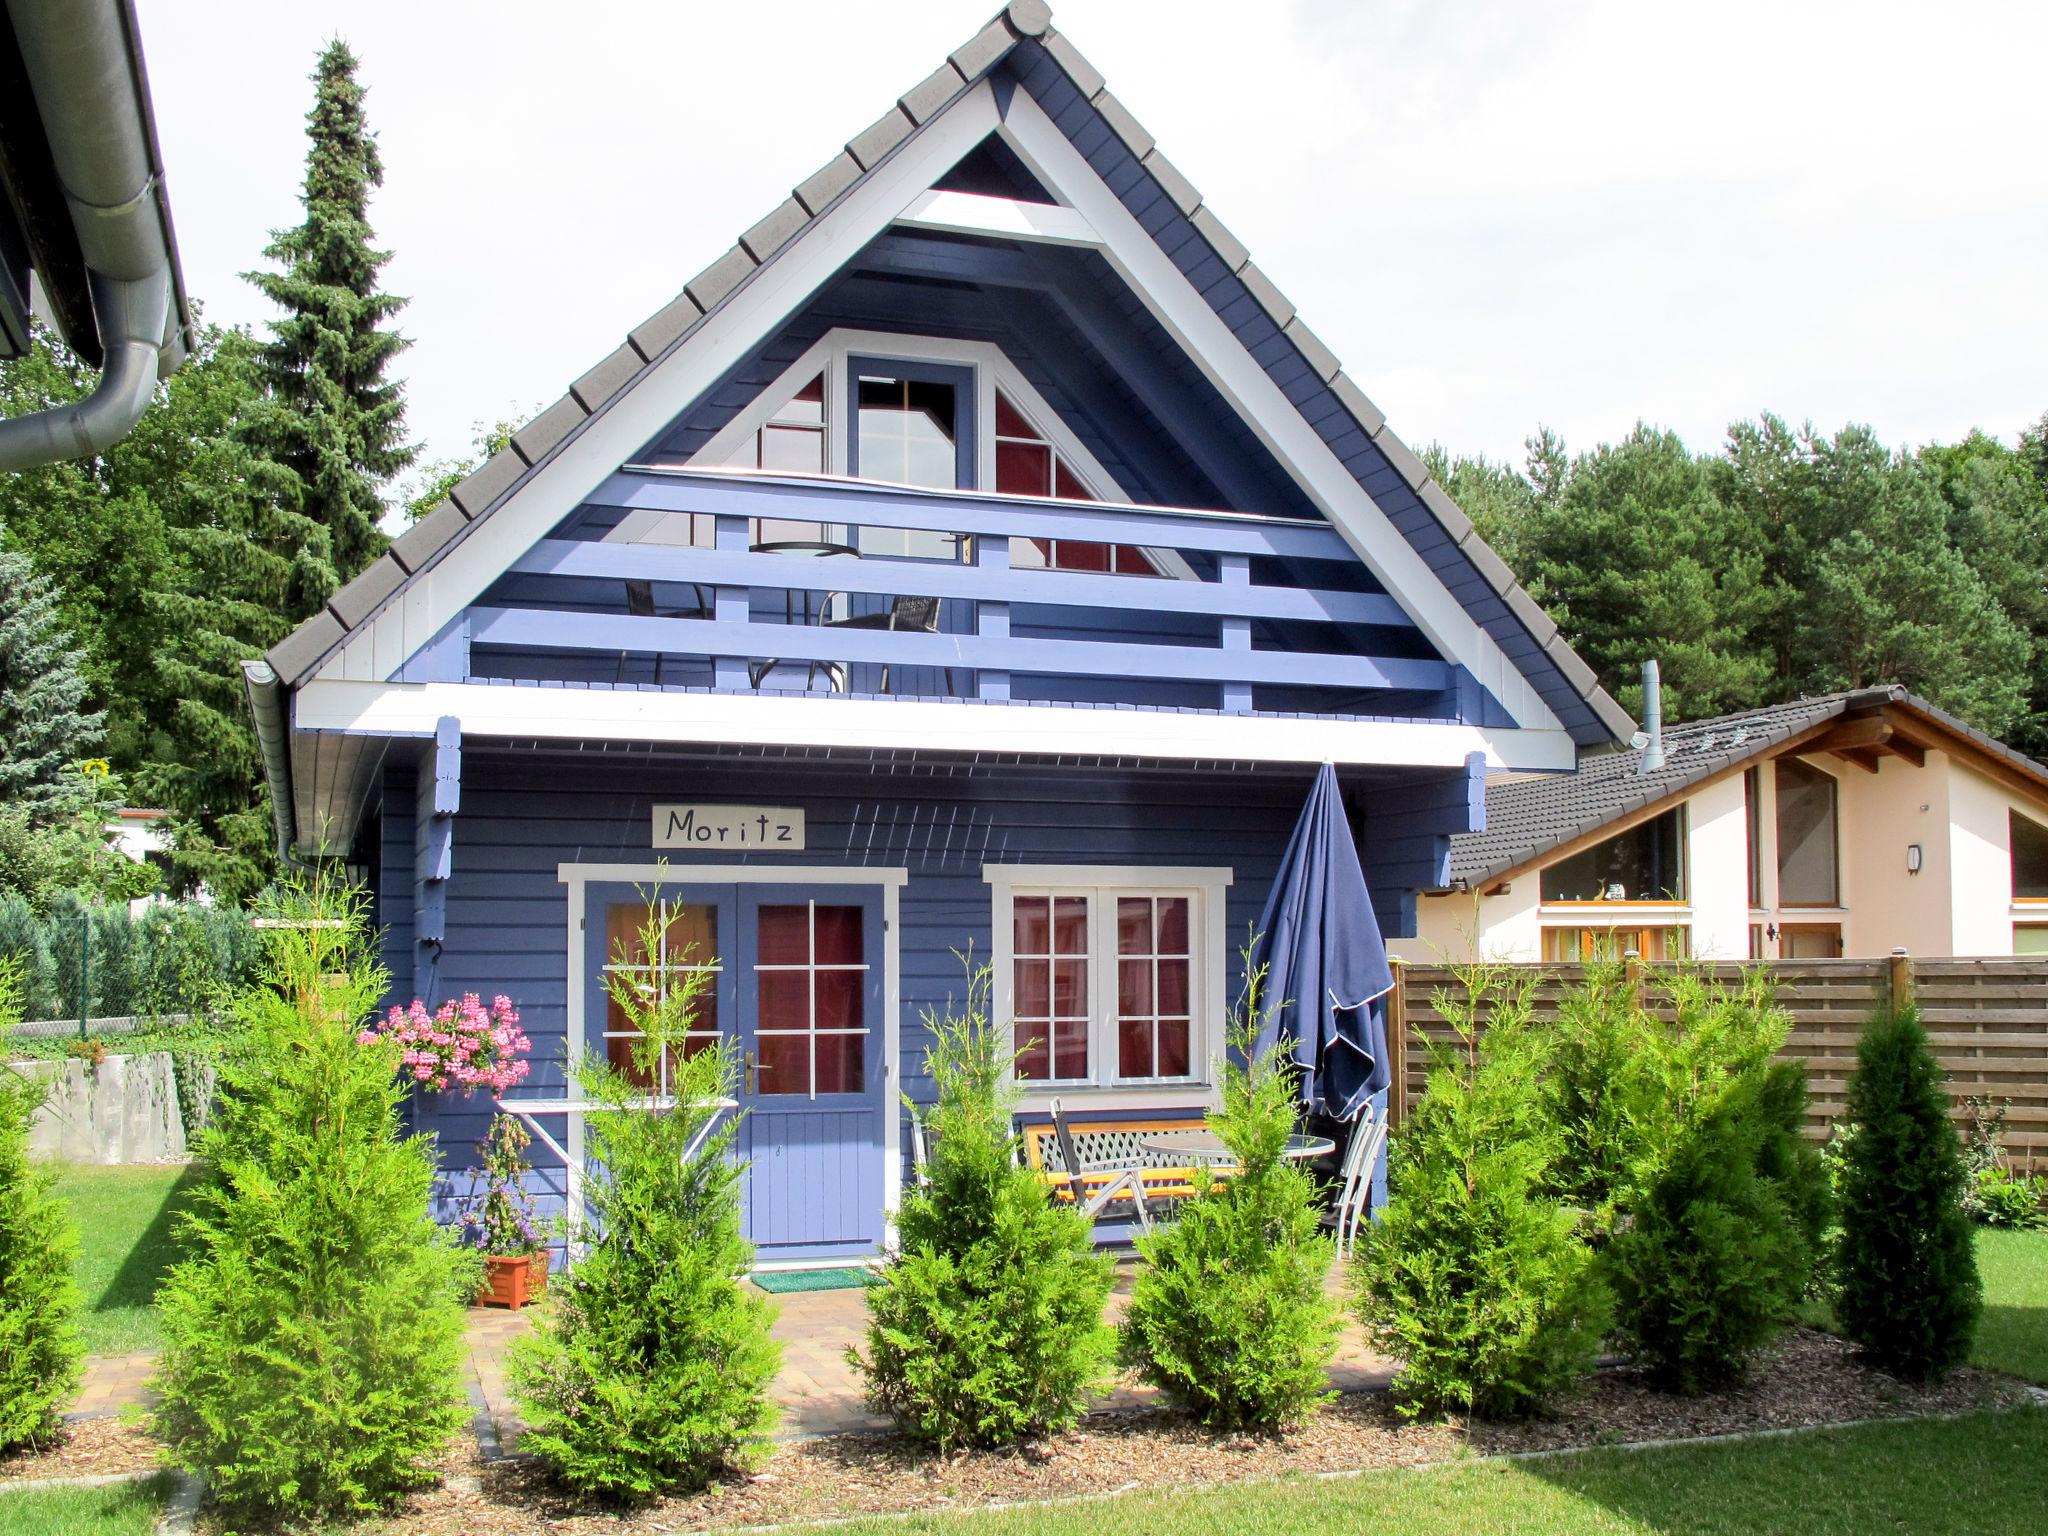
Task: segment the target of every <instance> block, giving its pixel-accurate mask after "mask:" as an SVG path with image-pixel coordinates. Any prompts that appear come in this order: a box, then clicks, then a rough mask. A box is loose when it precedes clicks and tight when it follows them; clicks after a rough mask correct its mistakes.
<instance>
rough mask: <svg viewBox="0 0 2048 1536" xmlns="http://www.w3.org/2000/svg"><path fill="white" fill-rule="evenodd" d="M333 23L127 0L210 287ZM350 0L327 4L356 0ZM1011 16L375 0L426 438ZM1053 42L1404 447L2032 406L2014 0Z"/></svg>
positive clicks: (384, 216)
mask: <svg viewBox="0 0 2048 1536" xmlns="http://www.w3.org/2000/svg"><path fill="white" fill-rule="evenodd" d="M311 9H312V8H310V7H300V6H278V5H275V4H258V3H246V0H214V3H209V4H207V5H205V6H193V5H189V4H179V3H175V0H144V3H143V5H142V21H143V31H144V40H145V45H146V48H147V51H148V54H149V62H150V73H151V80H152V85H153V87H154V91H155V95H156V101H157V114H158V122H159V127H160V130H161V133H162V137H163V142H164V154H165V157H166V161H167V164H168V167H169V173H170V178H171V192H172V198H173V204H174V207H175V209H176V213H177V218H178V226H179V237H180V243H181V246H182V248H183V252H184V258H185V268H186V277H187V282H188V284H189V286H190V288H191V290H192V291H193V293H194V294H195V295H196V296H198V297H199V298H201V299H202V300H204V301H205V303H206V305H207V309H208V313H209V314H210V315H211V316H212V317H213V318H215V319H219V320H225V321H230V322H245V323H257V322H260V321H261V320H262V319H264V318H266V316H267V313H268V311H267V307H266V306H265V304H264V303H263V301H262V300H261V299H260V298H259V297H258V296H257V295H256V293H255V292H254V290H253V289H251V288H249V287H248V285H246V284H244V283H242V282H240V281H239V279H238V278H237V277H236V276H235V274H236V273H238V272H240V271H243V270H246V269H247V268H249V267H252V266H254V265H257V264H258V262H259V260H260V258H259V252H260V249H261V247H262V245H263V243H264V239H265V235H266V231H267V230H269V229H270V228H272V227H276V226H280V225H284V224H288V223H290V222H293V221H294V220H295V218H296V216H297V208H296V203H295V198H296V195H297V188H298V181H299V177H300V174H301V158H302V156H303V153H304V139H303V136H302V132H301V129H302V122H303V116H304V113H305V111H306V108H307V106H308V105H309V103H310V99H311V86H310V84H309V83H308V80H307V78H306V77H307V75H308V74H309V72H310V70H311V68H312V64H313V59H314V55H315V53H316V52H317V50H318V48H319V47H320V45H321V44H322V43H323V42H324V41H325V40H326V38H327V36H328V35H329V34H330V33H331V32H332V31H333V30H335V27H336V23H335V21H334V19H333V17H332V16H330V17H329V18H328V19H326V20H322V19H320V18H317V17H315V16H314V15H312V14H311ZM330 9H332V8H330ZM992 9H993V5H992V0H943V3H940V0H930V3H918V4H907V3H906V4H898V5H882V6H877V5H869V6H846V5H843V4H825V3H820V0H805V3H788V0H784V3H779V4H777V5H775V6H772V7H771V6H751V7H724V6H709V5H695V4H692V5H675V4H669V5H655V4H646V5H626V4H604V5H588V6H583V7H579V8H575V9H573V10H569V11H565V10H563V8H561V7H560V6H558V5H539V4H498V5H491V6H483V5H450V4H441V5H420V4H418V3H416V0H414V3H406V4H398V3H384V0H353V3H352V4H351V5H349V6H348V7H347V8H346V10H345V12H344V13H342V14H343V18H344V21H345V25H344V26H343V27H342V30H343V31H344V32H345V35H346V36H347V37H348V39H349V41H350V42H351V43H352V44H353V45H354V47H355V48H356V50H357V51H358V53H359V54H361V56H362V58H363V78H364V80H365V81H366V82H367V83H368V84H369V86H370V88H371V94H370V97H369V112H370V115H371V120H372V123H373V124H374V126H375V127H376V128H377V130H378V132H379V135H380V139H381V143H382V145H383V150H384V156H385V161H386V167H387V180H386V186H385V190H384V192H383V193H382V195H381V196H380V197H379V198H378V200H377V201H376V203H375V204H374V205H373V217H374V219H375V222H376V225H377V231H378V235H379V238H380V239H381V240H382V241H383V243H384V244H386V245H387V246H389V247H390V248H391V249H393V250H394V251H395V253H396V255H395V257H394V259H393V261H392V263H391V266H390V267H389V268H388V269H387V272H388V281H389V284H390V286H391V287H392V289H393V290H394V291H396V292H399V293H404V294H408V295H410V296H411V297H412V301H413V302H412V304H411V307H410V308H409V309H408V310H407V311H406V313H405V316H404V321H403V325H404V328H405V330H406V331H407V333H408V334H409V335H411V336H412V337H413V338H414V339H415V343H416V344H415V346H414V348H413V350H412V352H411V353H410V354H409V355H408V357H407V358H406V360H405V362H404V365H403V366H404V369H405V373H406V377H407V380H408V383H409V387H410V390H411V399H412V422H413V427H414V431H415V432H416V433H417V434H418V435H420V436H421V437H423V438H425V439H426V441H427V443H428V447H429V453H430V455H446V454H451V453H455V452H459V451H461V450H462V449H464V448H465V447H466V446H467V442H468V438H469V435H470V424H471V423H472V422H474V421H478V420H489V419H493V418H496V417H498V416H501V415H504V414H507V413H511V412H515V411H523V410H525V409H527V408H530V407H532V406H535V405H538V404H543V403H545V402H547V401H549V400H552V399H553V398H554V397H555V396H556V395H558V394H560V393H561V391H562V389H563V388H564V387H565V386H566V384H567V383H568V382H569V381H570V380H571V379H573V378H575V377H576V376H577V375H578V374H579V373H581V372H582V371H583V370H584V369H585V368H587V367H588V366H589V365H590V364H591V363H593V362H595V361H596V360H597V359H598V358H600V357H602V356H603V355H604V354H605V353H606V352H608V351H609V350H610V349H611V348H612V347H613V346H615V345H616V344H617V343H618V341H619V339H620V338H621V337H622V336H623V335H624V333H625V332H626V331H627V330H628V329H630V328H631V327H632V326H634V325H636V324H638V323H639V321H640V320H641V319H643V318H644V317H645V316H646V315H647V314H649V313H651V312H652V311H653V310H655V309H656V308H658V307H660V305H661V304H663V303H665V302H666V301H667V300H668V298H669V297H671V296H672V295H673V294H674V293H675V292H676V290H677V289H678V288H679V287H680V286H681V284H682V283H683V282H684V281H685V280H686V279H688V278H689V277H690V276H692V275H693V274H694V273H695V272H696V271H697V270H698V269H699V268H700V267H701V266H702V265H703V264H704V263H705V262H707V261H708V260H710V259H711V258H712V257H714V256H716V255H717V254H718V253H719V252H721V251H722V250H723V249H724V248H725V247H726V246H727V245H729V244H730V243H731V242H732V240H733V238H734V237H735V236H736V235H737V234H738V232H739V231H740V230H742V229H744V228H745V227H746V226H747V225H749V224H751V223H752V222H753V221H754V220H755V219H757V218H759V217H760V216H761V215H762V214H763V213H765V212H767V211H768V209H769V208H771V207H772V206H774V204H775V203H776V202H777V201H779V199H780V198H781V196H782V195H783V194H784V192H785V191H786V189H787V188H788V187H789V186H791V185H792V184H793V183H794V182H795V181H797V180H799V179H800V178H802V177H803V176H805V175H807V174H809V173H810V171H812V170H813V169H815V168H816V167H817V166H818V165H819V164H821V163H823V161H824V160H825V159H826V158H827V157H828V156H829V154H830V153H831V152H832V151H833V150H834V149H835V148H836V147H837V146H838V145H839V144H840V143H842V142H844V140H846V139H847V138H849V137H850V136H852V135H853V134H854V133H855V132H857V131H859V130H860V129H861V128H862V127H864V126H865V125H866V124H867V123H869V122H871V121H872V120H873V119H874V118H875V116H876V115H878V114H879V113H880V112H881V111H882V110H883V109H884V107H885V106H886V105H887V104H888V102H889V101H890V100H891V99H892V98H893V96H894V95H895V94H897V93H898V92H900V91H902V90H904V89H906V88H907V87H909V86H910V85H911V84H913V83H914V82H915V81H917V80H919V79H921V78H922V77H923V76H924V75H925V74H926V73H927V72H928V71H929V70H930V69H931V68H932V67H933V66H934V65H935V64H936V63H937V62H938V60H940V59H941V58H943V57H944V56H945V54H946V53H947V52H948V51H950V50H951V49H952V48H953V47H955V46H957V45H958V44H959V43H960V42H961V41H963V40H965V39H966V38H967V37H968V36H970V35H971V34H972V33H973V32H974V30H975V29H976V28H977V27H978V26H979V25H980V23H981V22H982V21H984V20H985V19H986V18H987V15H988V14H989V12H990V11H991V10H992ZM1056 19H1057V21H1058V24H1059V25H1060V26H1061V27H1062V28H1063V30H1065V31H1066V32H1067V33H1068V34H1069V35H1070V36H1071V37H1072V38H1073V39H1074V40H1075V42H1076V43H1077V45H1078V46H1079V47H1080V48H1081V49H1082V50H1083V51H1084V52H1085V53H1087V54H1088V55H1089V57H1090V58H1091V59H1092V60H1093V61H1094V62H1095V63H1096V64H1097V65H1098V66H1099V67H1100V68H1101V69H1102V70H1103V72H1104V74H1105V75H1106V76H1107V77H1108V78H1109V81H1110V84H1111V87H1112V88H1113V89H1114V90H1115V91H1116V92H1117V93H1118V95H1119V96H1120V97H1122V99H1123V100H1124V102H1125V103H1126V105H1128V106H1129V107H1130V108H1131V109H1132V110H1133V111H1134V112H1135V113H1136V114H1137V115H1138V116H1139V118H1140V119H1141V120H1142V121H1143V122H1144V123H1145V124H1146V126H1147V127H1149V128H1150V129H1151V130H1152V131H1153V132H1154V133H1155V134H1156V135H1157V136H1158V138H1159V140H1160V142H1161V144H1162V145H1163V146H1164V148H1165V149H1166V152H1167V153H1168V154H1169V155H1171V156H1172V158H1173V159H1174V161H1175V162H1176V164H1178V165H1179V166H1180V167H1181V169H1182V170H1184V171H1185V172H1186V173H1187V174H1188V175H1189V176H1190V178H1192V179H1193V181H1194V182H1195V184H1196V185H1197V186H1199V187H1201V188H1202V189H1203V191H1204V192H1205V194H1206V195H1207V196H1208V198H1209V200H1210V202H1211V203H1212V205H1213V206H1214V207H1215V208H1216V209H1217V210H1218V212H1219V213H1220V214H1221V215H1222V217H1223V218H1224V219H1225V220H1227V221H1228V222H1229V223H1230V225H1231V226H1232V228H1233V229H1235V230H1236V231H1237V233H1238V234H1239V235H1240V236H1241V237H1242V238H1243V239H1244V240H1245V242H1246V243H1247V244H1248V245H1249V246H1250V247H1251V249H1252V251H1253V253H1254V255H1255V256H1256V258H1257V259H1258V261H1259V263H1260V265H1261V266H1263V267H1264V268H1265V269H1266V271H1267V272H1268V274H1269V275H1271V276H1272V277H1273V278H1274V279H1275V281H1277V282H1278V283H1279V284H1280V286H1281V287H1282V288H1283V289H1285V290H1286V291H1287V293H1288V294H1289V295H1290V296H1291V297H1292V298H1293V299H1294V300H1295V302H1296V303H1297V304H1298V305H1299V306H1300V307H1301V309H1302V311H1303V313H1304V315H1305V316H1306V318H1307V319H1308V320H1309V321H1310V323H1311V324H1313V325H1314V326H1315V328H1316V329H1317V331H1318V332H1319V333H1320V334H1321V335H1322V336H1323V338H1324V339H1325V340H1326V341H1328V342H1329V343H1330V345H1331V346H1332V347H1333V348H1334V349H1335V350H1336V351H1337V353H1338V355H1339V356H1340V357H1342V358H1344V359H1345V361H1346V365H1347V367H1349V369H1350V370H1351V371H1352V373H1353V374H1354V375H1355V376H1356V377H1357V378H1358V379H1359V380H1360V382H1361V383H1363V384H1364V386H1365V387H1366V389H1367V391H1368V392H1369V393H1371V394H1372V395H1373V396H1374V397H1375V398H1376V399H1377V400H1378V401H1379V403H1380V404H1381V405H1382V406H1383V407H1384V408H1385V409H1386V410H1387V411H1388V413H1389V415H1390V416H1391V418H1392V420H1393V422H1394V424H1395V426H1396V428H1397V429H1398V430H1400V431H1401V432H1402V433H1403V435H1404V436H1406V437H1408V438H1409V439H1410V440H1411V441H1414V442H1428V441H1431V440H1436V441H1441V442H1443V443H1444V444H1446V445H1447V446H1450V447H1453V448H1455V449H1460V450H1476V451H1484V452H1487V453H1490V454H1492V455H1495V456H1502V455H1507V456H1511V457H1518V456H1519V452H1520V442H1521V439H1522V437H1523V435H1524V434H1525V433H1527V432H1528V431H1529V430H1530V429H1531V428H1533V427H1534V426H1535V425H1536V423H1538V422H1539V421H1541V422H1547V423H1549V424H1551V425H1553V426H1555V427H1557V428H1558V429H1559V430H1561V431H1562V432H1563V433H1564V434H1565V436H1566V438H1567V439H1568V441H1570V442H1572V443H1574V444H1576V445H1579V446H1588V445H1590V444H1591V443H1593V442H1595V441H1598V440H1601V439H1603V438H1612V437H1614V436H1616V435H1618V434H1620V433H1622V432H1625V431H1626V430H1627V429H1628V427H1629V426H1630V425H1631V424H1632V423H1633V421H1634V420H1635V419H1636V418H1637V417H1638V416H1643V417H1647V418H1649V419H1651V420H1654V421H1659V422H1663V423H1665V424H1668V425H1671V426H1674V427H1676V428H1677V429H1679V430H1680V431H1681V432H1682V433H1684V435H1685V437H1686V439H1687V441H1688V442H1690V443H1692V444H1693V445H1694V446H1695V447H1696V448H1706V447H1709V446H1711V445H1712V444H1713V443H1715V442H1716V441H1718V440H1719V438H1720V435H1721V433H1722V431H1723V429H1724V428H1725V427H1726V425H1727V423H1728V422H1729V421H1730V420H1732V419H1734V418H1737V417H1740V416H1743V415H1748V414H1753V413H1754V412H1756V411H1758V410H1762V409H1775V410H1778V411H1781V412H1783V413H1786V414H1788V415H1792V416H1794V417H1800V416H1811V417H1812V418H1813V419H1814V420H1815V421H1816V422H1817V423H1818V424H1820V425H1821V426H1823V427H1827V428H1832V427H1834V426H1838V425H1840V424H1841V423H1842V422H1845V421H1849V420H1857V421H1867V422H1869V423H1870V424H1872V425H1873V426H1874V427H1875V428H1876V429H1877V430H1878V432H1879V433H1880V434H1881V435H1883V436H1884V437H1885V438H1887V439H1888V440H1891V441H1904V442H1917V441H1922V440H1926V439H1929V438H1939V437H1950V436H1954V435H1956V434H1958V433H1960V432H1962V431H1964V430H1966V429H1967V428H1968V427H1970V426H1972V425H1978V426H1982V427H1984V428H1985V429H1987V430H1990V431H1994V432H1997V433H1999V434H2001V435H2004V436H2007V437H2008V438H2009V437H2010V436H2011V435H2012V434H2013V433H2015V432H2016V431H2017V430H2018V429H2019V428H2020V427H2022V426H2023V425H2025V424H2026V423H2028V422H2030V421H2032V420H2034V419H2036V418H2038V417H2039V416H2040V415H2041V413H2042V412H2043V411H2044V410H2048V377H2044V370H2043V366H2042V365H2043V362H2044V352H2048V348H2044V345H2043V338H2044V337H2048V284H2044V283H2043V282H2042V281H2041V276H2040V268H2041V259H2042V255H2043V252H2044V251H2048V178H2044V177H2042V176H2041V174H2040V172H2039V166H2038V146H2039V124H2038V96H2039V92H2038V81H2037V74H2036V72H2037V68H2038V60H2039V59H2040V58H2041V57H2043V56H2044V54H2048V7H2044V6H2040V5H2038V4H2031V3H2005V4H1998V3H1975V4H1951V5H1948V6H1944V7H1938V8H1929V7H1927V6H1925V5H1911V6H1908V5H1904V4H1897V3H1872V4H1818V3H1809V4H1785V3H1777V4H1767V3H1761V0H1719V3H1713V4H1708V3H1689V4H1685V5H1675V4H1673V5H1667V4H1655V5H1646V4H1641V3H1639V0H1638V3H1607V0H1584V3H1577V4H1569V5H1563V4H1542V5H1530V4H1527V3H1506V0H1473V3H1450V0H1442V3H1434V4H1432V3H1427V0H1382V3H1371V4H1348V3H1347V4H1337V3H1327V4H1314V5H1312V4H1303V3H1296V4H1279V3H1274V0H1260V3H1257V4H1253V3H1248V0H1235V3H1230V4H1225V3H1220V0H1163V3H1162V0H1144V3H1137V0H1066V3H1063V4H1061V5H1059V6H1058V8H1057V12H1056Z"/></svg>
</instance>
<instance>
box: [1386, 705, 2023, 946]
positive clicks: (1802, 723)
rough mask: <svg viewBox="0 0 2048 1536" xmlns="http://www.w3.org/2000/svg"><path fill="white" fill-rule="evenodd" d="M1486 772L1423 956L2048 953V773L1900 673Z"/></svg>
mask: <svg viewBox="0 0 2048 1536" xmlns="http://www.w3.org/2000/svg"><path fill="white" fill-rule="evenodd" d="M1663 749H1664V763H1663V766H1662V767H1661V768H1653V769H1651V770H1650V771H1649V772H1644V771H1643V758H1644V750H1643V749H1633V750H1626V751H1620V752H1612V753H1605V754H1602V755H1600V756H1597V757H1588V758H1586V759H1584V760H1583V761H1582V764H1581V767H1580V769H1579V771H1578V772H1577V773H1576V774H1573V775H1569V776H1562V777H1541V778H1539V777H1531V776H1527V775H1517V776H1510V777H1504V778H1502V779H1500V780H1498V781H1496V782H1494V783H1492V784H1490V785H1489V786H1488V788H1487V792H1486V829H1485V830H1484V831H1483V832H1472V833H1465V834H1461V835H1459V836H1456V837H1454V838H1453V839H1452V842H1451V862H1450V870H1451V885H1450V887H1449V888H1448V889H1446V890H1442V891H1437V892H1433V893H1428V894H1425V895H1424V896H1423V897H1422V898H1421V900H1420V902H1419V921H1418V931H1417V936H1416V937H1415V938H1413V939H1404V940H1397V941H1395V942H1394V943H1392V944H1391V945H1389V948H1390V949H1391V950H1393V951H1394V952H1395V953H1397V954H1398V955H1400V956H1401V957H1402V958H1404V959H1407V960H1415V961H1425V962H1427V961H1437V960H1446V959H1448V960H1464V959H1470V958H1473V957H1474V955H1475V949H1476V952H1477V954H1478V955H1480V956H1484V957H1486V958H1491V959H1502V960H1581V959H1591V958H1594V957H1604V956H1618V955H1622V954H1625V953H1627V952H1628V951H1630V950H1634V951H1635V952H1636V953H1638V954H1640V955H1642V956H1643V957H1644V958H1645V959H1675V958H1679V957H1682V956H1688V955H1690V956H1696V957H1698V958H1701V959H1713V960H1739V959H1744V958H1748V959H1777V958H1781V957H1782V958H1788V959H1792V958H1818V957H1825V956H1834V955H1844V956H1873V955H1883V954H1887V953H1889V952H1890V951H1891V950H1893V949H1894V948H1903V949H1906V950H1909V951H1910V952H1912V953H1913V954H1915V955H1922V956H1936V955H2010V954H2048V767H2043V766H2042V765H2041V764H2040V763H2037V762H2035V761H2034V760H2033V759H2031V758H2028V757H2025V756H2023V755H2022V754H2020V753H2018V752H2015V751H2013V750H2012V749H2011V748H2010V747H2008V746H2006V745H2004V744H2003V743H2002V742H1999V741H1995V740H1993V739H1992V738H1991V737H1989V736H1986V735H1985V734H1984V733H1983V732H1981V731H1978V730H1975V729H1973V728H1971V727H1970V726H1967V725H1965V724H1964V723H1963V722H1962V721H1960V720H1958V719H1956V718H1955V717H1954V716H1953V715H1950V714H1948V713H1947V712H1946V711H1943V710H1940V709H1937V708H1936V707H1935V706H1933V705H1932V704H1929V703H1928V702H1927V701H1926V700H1924V699H1921V698H1918V697H1916V696H1914V695H1912V694H1910V693H1908V692H1907V691H1906V690H1905V689H1903V688H1899V687H1889V688H1866V689H1860V690H1858V691H1856V692H1852V693H1838V694H1830V695H1827V696H1826V697H1822V698H1811V699H1801V700H1799V701H1797V702H1796V703H1792V704H1782V705H1775V706H1772V707H1770V708H1766V709H1758V710H1753V711H1750V712H1748V713H1745V714H1739V715H1727V716H1723V717H1721V718H1719V719H1715V720H1700V721H1695V722H1692V723H1690V724H1687V725H1682V726H1676V727H1672V728H1669V729H1667V730H1666V731H1664V733H1663Z"/></svg>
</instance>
